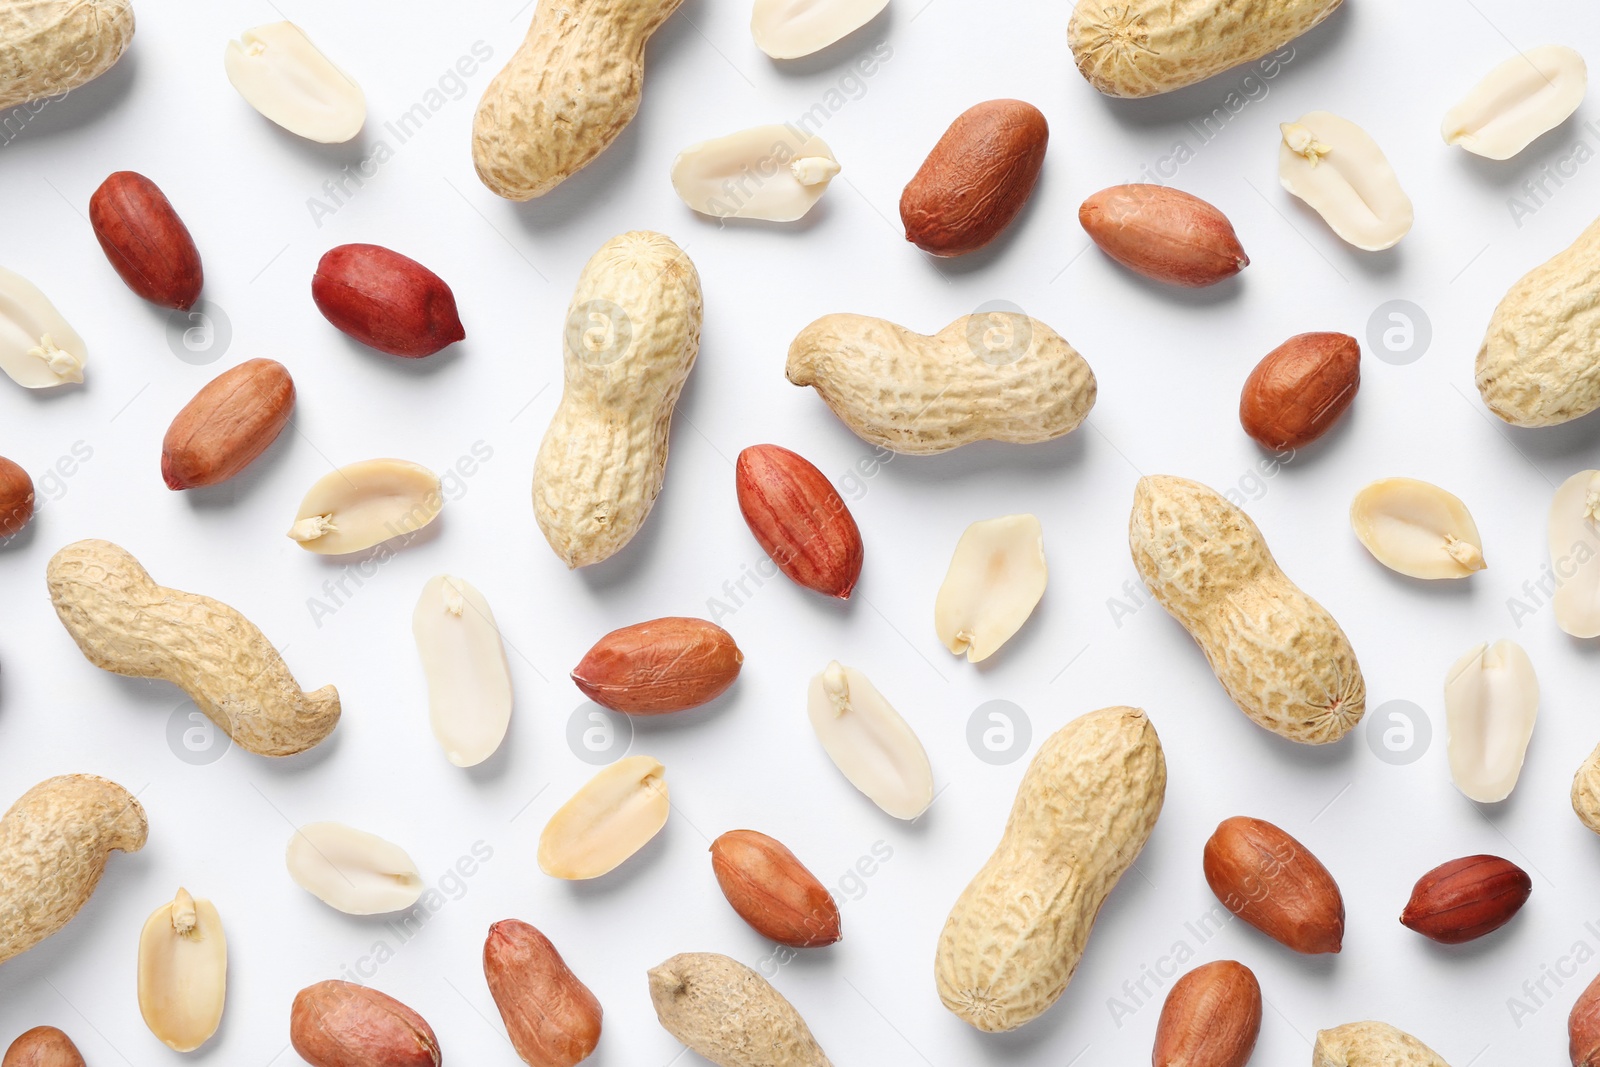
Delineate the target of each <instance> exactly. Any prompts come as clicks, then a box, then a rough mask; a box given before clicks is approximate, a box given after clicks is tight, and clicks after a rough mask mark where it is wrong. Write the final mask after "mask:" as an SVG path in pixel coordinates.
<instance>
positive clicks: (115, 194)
mask: <svg viewBox="0 0 1600 1067" xmlns="http://www.w3.org/2000/svg"><path fill="white" fill-rule="evenodd" d="M89 223H90V225H91V226H93V227H94V235H95V237H96V238H98V239H99V241H100V247H101V248H102V249H103V250H104V251H105V254H106V258H107V259H109V260H110V261H111V265H112V267H114V268H116V271H117V273H118V274H119V275H121V276H122V280H123V281H124V282H126V283H127V286H128V288H129V289H132V290H133V291H134V292H135V293H138V294H139V295H140V296H142V297H144V298H145V299H146V300H148V301H150V302H151V303H152V304H157V305H159V306H161V307H165V308H175V309H178V310H180V311H187V310H189V309H190V308H192V307H194V305H195V302H196V301H198V300H199V299H200V287H201V286H202V285H203V284H204V283H205V272H204V271H203V270H202V269H201V266H200V251H199V249H197V248H195V246H194V238H193V237H191V236H190V235H189V228H188V227H187V226H185V225H184V224H183V220H182V219H181V218H179V217H178V213H177V212H176V211H174V210H173V208H172V204H171V202H169V201H168V200H167V197H166V194H164V193H162V191H161V190H160V189H159V188H158V187H157V186H156V183H155V182H153V181H151V180H150V179H149V178H146V177H145V176H144V175H143V174H137V173H135V172H133V171H131V170H119V171H117V172H116V173H115V174H113V175H111V176H110V177H109V178H107V179H106V180H105V181H103V182H101V183H100V188H98V189H96V190H95V191H94V195H93V196H91V197H90V198H89Z"/></svg>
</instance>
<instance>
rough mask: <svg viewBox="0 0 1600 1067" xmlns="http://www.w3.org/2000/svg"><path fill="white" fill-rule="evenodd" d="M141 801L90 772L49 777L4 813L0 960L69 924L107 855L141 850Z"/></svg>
mask: <svg viewBox="0 0 1600 1067" xmlns="http://www.w3.org/2000/svg"><path fill="white" fill-rule="evenodd" d="M148 836H149V824H148V822H146V820H145V814H144V808H143V807H141V806H140V805H139V802H138V801H137V800H135V799H134V798H133V794H132V793H129V792H128V791H127V790H126V789H124V788H122V787H121V786H120V785H118V784H117V783H115V782H111V781H107V780H106V779H104V778H97V777H95V776H94V775H92V774H66V775H62V776H60V777H59V778H49V779H46V780H45V781H43V782H40V783H39V784H38V785H36V786H34V787H33V788H32V789H30V790H28V791H27V792H26V793H24V794H22V797H21V798H20V799H19V800H18V801H17V802H16V803H15V804H13V805H11V808H10V810H8V811H7V812H6V813H5V815H4V816H3V817H0V963H4V962H5V961H6V960H9V959H11V958H12V957H13V956H18V955H21V954H22V953H24V952H26V951H28V950H29V949H30V948H32V947H33V946H35V945H37V944H38V943H39V942H41V941H43V940H44V939H45V938H47V937H49V936H50V935H51V934H53V933H55V932H56V931H57V930H60V929H61V928H62V927H63V926H65V925H67V923H68V921H70V920H71V918H72V917H73V916H74V915H76V914H78V910H79V909H80V908H82V907H83V906H84V904H86V903H88V901H89V897H90V895H91V894H92V893H94V889H95V886H97V885H99V884H100V876H101V875H102V874H103V873H105V869H106V857H107V856H108V855H110V853H112V852H137V851H139V850H140V849H141V848H143V847H144V843H145V838H146V837H148Z"/></svg>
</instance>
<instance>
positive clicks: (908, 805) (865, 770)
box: [806, 662, 933, 819]
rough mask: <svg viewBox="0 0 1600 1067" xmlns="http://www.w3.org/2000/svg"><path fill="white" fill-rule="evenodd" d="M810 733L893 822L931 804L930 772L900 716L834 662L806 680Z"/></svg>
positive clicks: (873, 690)
mask: <svg viewBox="0 0 1600 1067" xmlns="http://www.w3.org/2000/svg"><path fill="white" fill-rule="evenodd" d="M806 705H807V711H808V713H809V714H810V716H811V728H812V729H813V730H815V731H816V732H817V739H818V740H819V741H821V742H822V748H823V750H824V751H825V752H827V753H828V758H829V759H831V760H833V763H834V766H836V767H838V768H839V770H840V771H841V772H842V773H843V774H844V776H845V777H846V778H847V779H849V781H850V784H851V785H853V786H855V787H856V788H857V789H859V790H861V792H863V793H865V794H866V796H867V799H869V800H871V801H872V802H873V803H874V804H876V805H878V807H880V808H882V809H883V810H884V811H886V812H888V813H889V814H890V815H893V816H894V817H895V818H897V819H915V818H916V817H917V816H918V815H921V814H922V813H923V812H924V811H927V810H928V805H929V804H932V803H933V767H932V766H931V765H930V764H929V763H928V753H927V750H925V749H924V748H923V747H922V742H921V740H919V739H918V738H917V735H916V734H915V733H914V732H913V731H912V729H911V727H910V726H909V725H907V723H906V721H905V719H903V718H901V717H900V713H899V712H897V711H895V710H894V708H892V707H890V706H889V702H888V701H887V700H885V699H883V695H882V694H881V693H879V692H878V690H877V688H876V687H875V686H874V685H873V684H872V683H871V682H870V681H868V680H867V676H866V675H864V674H862V673H861V672H860V671H858V670H856V669H855V668H854V667H844V666H841V665H840V664H839V663H838V662H833V663H830V664H828V666H827V668H826V669H825V670H824V671H823V672H822V673H821V674H819V675H817V676H816V677H815V678H813V679H811V689H810V692H809V693H808V695H807V699H806Z"/></svg>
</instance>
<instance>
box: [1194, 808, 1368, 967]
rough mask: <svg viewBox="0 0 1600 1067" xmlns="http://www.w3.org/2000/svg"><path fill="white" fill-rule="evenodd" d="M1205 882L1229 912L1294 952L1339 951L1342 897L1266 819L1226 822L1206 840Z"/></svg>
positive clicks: (1306, 852)
mask: <svg viewBox="0 0 1600 1067" xmlns="http://www.w3.org/2000/svg"><path fill="white" fill-rule="evenodd" d="M1201 866H1202V867H1203V868H1204V870H1205V876H1206V884H1207V885H1209V886H1210V887H1211V891H1212V892H1213V893H1215V894H1216V896H1217V899H1218V900H1220V901H1222V905H1223V907H1225V908H1227V909H1228V910H1229V911H1231V912H1233V913H1234V914H1235V915H1237V916H1238V917H1239V918H1241V919H1243V920H1244V921H1245V922H1247V923H1249V924H1250V925H1251V926H1254V927H1255V928H1256V929H1257V930H1260V931H1261V932H1262V933H1264V934H1266V935H1267V936H1268V937H1270V938H1272V939H1273V940H1274V941H1276V942H1278V943H1279V944H1281V945H1284V946H1286V947H1287V948H1290V949H1293V950H1294V951H1295V952H1301V953H1305V954H1307V955H1316V954H1319V953H1324V952H1338V951H1339V949H1340V948H1341V947H1342V946H1343V944H1344V897H1343V895H1342V894H1341V893H1340V892H1339V885H1338V883H1337V882H1335V881H1334V880H1333V875H1331V874H1329V873H1328V868H1326V867H1324V866H1323V865H1322V861H1321V860H1319V859H1317V857H1315V856H1313V855H1312V854H1311V850H1310V849H1308V848H1306V847H1305V846H1304V845H1302V844H1301V843H1300V842H1298V841H1296V840H1295V839H1294V838H1293V837H1291V836H1289V834H1288V833H1287V832H1285V831H1284V830H1283V829H1281V828H1279V827H1277V826H1274V825H1273V824H1272V823H1270V822H1267V821H1266V820H1264V819H1250V818H1246V817H1244V816H1242V815H1236V816H1234V817H1233V818H1231V819H1224V820H1223V821H1222V823H1221V824H1220V825H1219V826H1218V827H1217V829H1216V831H1215V832H1214V833H1213V834H1212V835H1211V837H1210V838H1209V839H1208V840H1207V841H1206V847H1205V851H1204V853H1203V855H1202V860H1201Z"/></svg>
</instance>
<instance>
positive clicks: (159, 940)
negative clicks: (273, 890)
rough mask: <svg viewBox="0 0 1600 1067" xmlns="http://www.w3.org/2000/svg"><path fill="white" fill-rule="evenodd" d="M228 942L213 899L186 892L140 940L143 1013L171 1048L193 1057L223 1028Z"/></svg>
mask: <svg viewBox="0 0 1600 1067" xmlns="http://www.w3.org/2000/svg"><path fill="white" fill-rule="evenodd" d="M227 991H228V940H227V938H226V937H225V936H223V932H222V918H221V916H219V915H218V914H217V908H216V905H214V904H212V903H211V901H209V900H196V899H195V898H194V897H192V896H190V895H189V891H188V890H186V889H179V890H178V895H177V896H176V897H175V898H173V900H172V901H170V902H169V903H166V904H163V905H161V906H160V907H159V908H157V909H156V910H155V911H153V912H151V913H150V918H149V919H147V920H146V921H145V924H144V931H143V932H142V933H141V934H140V935H139V1012H140V1014H142V1015H143V1016H144V1023H145V1025H146V1026H148V1027H149V1028H150V1032H151V1033H152V1034H155V1035H156V1037H158V1038H160V1039H161V1040H162V1041H163V1042H164V1043H165V1044H166V1045H167V1047H168V1048H171V1049H175V1050H177V1051H178V1052H193V1051H194V1050H195V1049H197V1048H199V1047H200V1046H201V1045H203V1044H205V1043H206V1042H207V1041H208V1040H210V1038H211V1035H212V1034H214V1033H216V1032H217V1027H218V1026H219V1025H221V1023H222V1006H223V1002H224V1000H225V999H226V997H227Z"/></svg>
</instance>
